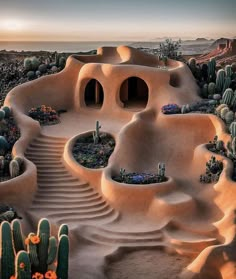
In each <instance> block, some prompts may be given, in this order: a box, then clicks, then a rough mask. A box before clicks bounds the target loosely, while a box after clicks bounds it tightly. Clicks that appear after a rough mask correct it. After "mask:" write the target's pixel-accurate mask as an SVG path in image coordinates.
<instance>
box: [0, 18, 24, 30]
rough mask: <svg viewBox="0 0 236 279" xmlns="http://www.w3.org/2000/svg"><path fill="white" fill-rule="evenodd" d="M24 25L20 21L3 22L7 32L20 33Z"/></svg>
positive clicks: (2, 25)
mask: <svg viewBox="0 0 236 279" xmlns="http://www.w3.org/2000/svg"><path fill="white" fill-rule="evenodd" d="M23 25H24V24H23V23H22V22H21V21H19V20H15V19H8V20H5V21H3V22H2V24H1V27H2V29H3V30H5V31H20V30H22V27H23Z"/></svg>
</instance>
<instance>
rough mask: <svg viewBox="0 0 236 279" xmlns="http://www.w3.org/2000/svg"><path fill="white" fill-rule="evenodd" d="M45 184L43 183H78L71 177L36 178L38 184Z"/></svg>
mask: <svg viewBox="0 0 236 279" xmlns="http://www.w3.org/2000/svg"><path fill="white" fill-rule="evenodd" d="M42 182H43V183H45V182H48V183H50V182H52V183H68V182H69V183H70V182H78V179H77V178H74V177H73V176H68V177H60V176H57V177H50V176H49V175H48V176H45V177H38V183H39V184H40V183H42Z"/></svg>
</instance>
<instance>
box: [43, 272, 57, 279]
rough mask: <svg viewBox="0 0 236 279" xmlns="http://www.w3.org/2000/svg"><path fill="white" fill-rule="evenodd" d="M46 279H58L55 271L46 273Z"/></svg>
mask: <svg viewBox="0 0 236 279" xmlns="http://www.w3.org/2000/svg"><path fill="white" fill-rule="evenodd" d="M45 278H47V279H57V275H56V272H55V271H52V270H49V271H48V272H46V273H45Z"/></svg>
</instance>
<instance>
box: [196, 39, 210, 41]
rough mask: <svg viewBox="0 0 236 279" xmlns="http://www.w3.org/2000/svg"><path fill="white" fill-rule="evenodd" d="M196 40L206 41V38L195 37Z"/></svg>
mask: <svg viewBox="0 0 236 279" xmlns="http://www.w3.org/2000/svg"><path fill="white" fill-rule="evenodd" d="M196 41H208V40H207V39H206V38H197V39H196Z"/></svg>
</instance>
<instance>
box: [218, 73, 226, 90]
mask: <svg viewBox="0 0 236 279" xmlns="http://www.w3.org/2000/svg"><path fill="white" fill-rule="evenodd" d="M224 81H225V71H224V70H223V69H220V70H219V71H218V72H217V76H216V90H217V92H218V93H222V90H223V86H224Z"/></svg>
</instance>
